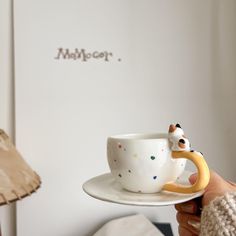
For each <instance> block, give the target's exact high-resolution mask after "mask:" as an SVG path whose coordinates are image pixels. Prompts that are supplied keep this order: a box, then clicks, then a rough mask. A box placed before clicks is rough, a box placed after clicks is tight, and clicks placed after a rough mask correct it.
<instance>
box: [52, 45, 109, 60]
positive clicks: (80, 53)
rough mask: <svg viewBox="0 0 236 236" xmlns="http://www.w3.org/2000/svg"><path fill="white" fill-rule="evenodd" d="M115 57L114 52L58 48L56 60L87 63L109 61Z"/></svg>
mask: <svg viewBox="0 0 236 236" xmlns="http://www.w3.org/2000/svg"><path fill="white" fill-rule="evenodd" d="M112 56H113V54H112V52H108V51H103V52H98V51H94V52H87V51H86V50H85V49H83V48H82V49H78V48H75V49H74V50H73V51H72V50H70V49H68V48H58V51H57V55H56V57H55V59H56V60H60V59H64V60H80V61H83V62H86V61H88V60H90V59H103V60H104V61H109V59H110V58H111V57H112Z"/></svg>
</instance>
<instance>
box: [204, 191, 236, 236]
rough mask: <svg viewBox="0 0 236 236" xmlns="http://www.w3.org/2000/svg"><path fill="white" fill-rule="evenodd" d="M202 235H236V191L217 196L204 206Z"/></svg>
mask: <svg viewBox="0 0 236 236" xmlns="http://www.w3.org/2000/svg"><path fill="white" fill-rule="evenodd" d="M200 235H201V236H217V235H219V236H221V235H222V236H235V235H236V192H234V193H227V194H225V195H224V196H221V197H217V198H216V199H214V200H213V201H211V202H210V203H209V205H207V206H206V207H204V208H203V211H202V216H201V233H200Z"/></svg>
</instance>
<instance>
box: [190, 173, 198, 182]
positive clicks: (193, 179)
mask: <svg viewBox="0 0 236 236" xmlns="http://www.w3.org/2000/svg"><path fill="white" fill-rule="evenodd" d="M196 181H197V173H195V174H192V175H190V177H189V182H190V183H191V184H194V183H195V182H196Z"/></svg>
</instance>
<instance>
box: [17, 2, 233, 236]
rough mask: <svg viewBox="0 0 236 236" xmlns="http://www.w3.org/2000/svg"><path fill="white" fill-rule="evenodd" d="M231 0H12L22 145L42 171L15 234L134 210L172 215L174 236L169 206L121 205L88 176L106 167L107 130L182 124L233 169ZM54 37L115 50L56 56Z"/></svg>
mask: <svg viewBox="0 0 236 236" xmlns="http://www.w3.org/2000/svg"><path fill="white" fill-rule="evenodd" d="M235 7H236V6H235V3H234V2H233V1H228V2H227V4H225V2H224V1H219V2H217V1H178V2H177V1H129V2H128V1H96V2H94V1H65V0H64V1H53V0H50V1H46V0H44V1H40V2H39V1H32V0H31V1H29V0H21V1H16V2H15V15H14V17H15V25H14V27H15V62H16V67H15V69H16V70H15V82H16V88H15V92H16V143H17V147H18V148H19V150H20V151H21V153H22V154H23V156H24V157H25V159H26V160H27V161H28V162H29V163H30V164H31V166H32V167H33V168H34V169H35V170H37V172H38V173H39V174H40V175H41V177H42V180H43V185H42V188H41V189H40V190H39V191H38V193H37V194H34V195H33V196H32V197H31V198H28V199H25V200H24V201H22V202H20V203H18V206H17V232H18V235H20V236H21V235H22V236H23V235H24V236H30V235H35V236H37V235H50V236H51V235H71V236H72V235H91V233H92V232H94V231H95V230H96V229H98V228H99V227H100V226H101V225H102V224H103V223H104V222H106V221H107V220H109V219H111V218H115V217H119V216H123V215H127V214H132V213H136V212H139V213H143V214H145V215H146V216H147V217H148V218H149V219H150V220H152V221H159V222H171V223H172V226H173V229H174V231H175V234H176V235H177V224H176V222H175V211H174V209H173V207H162V208H140V207H128V206H121V205H115V204H111V203H105V202H100V201H98V200H95V199H92V198H90V197H88V196H87V195H85V194H84V193H83V192H82V189H81V185H82V183H83V182H84V181H86V180H87V179H89V178H90V177H92V176H95V175H99V174H101V173H104V172H107V171H108V166H107V164H106V154H105V151H106V146H105V145H106V137H107V136H109V135H110V134H114V133H123V132H147V131H153V132H156V131H161V132H162V131H166V130H167V127H168V125H169V123H171V122H180V123H181V124H182V125H183V127H184V128H185V131H186V133H187V135H188V136H189V137H190V139H191V141H192V143H193V146H194V148H196V149H198V150H199V151H202V152H203V153H204V154H205V157H206V159H207V161H208V163H209V165H210V167H211V168H214V169H216V170H217V171H218V172H220V173H221V174H222V175H224V176H225V177H227V178H231V179H233V178H235V176H234V170H233V167H234V165H235V164H236V163H235V158H234V156H232V153H233V151H232V150H233V149H232V148H231V147H232V146H233V145H235V141H234V139H233V137H234V132H235V131H236V130H235V125H232V124H233V122H232V121H235V108H234V106H233V102H234V101H235V81H234V78H235V74H236V71H235V59H236V58H235V49H236V48H235V44H234V42H235V33H236V32H235V27H234V24H233V22H235V14H234V12H235ZM58 47H68V48H71V49H73V48H75V47H78V48H85V49H87V50H108V51H112V52H113V53H114V60H112V61H110V62H102V61H96V60H94V61H92V60H91V61H88V62H86V63H84V62H80V61H63V60H60V61H58V60H55V59H54V57H55V55H56V51H57V48H58ZM117 58H121V59H122V61H121V62H118V61H117V60H115V59H117ZM232 164H234V165H232Z"/></svg>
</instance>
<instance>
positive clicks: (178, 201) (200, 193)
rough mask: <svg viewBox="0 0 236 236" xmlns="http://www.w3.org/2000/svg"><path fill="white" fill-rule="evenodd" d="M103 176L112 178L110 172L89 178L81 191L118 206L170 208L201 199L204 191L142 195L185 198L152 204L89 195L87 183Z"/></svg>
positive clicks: (185, 171) (187, 173) (189, 173)
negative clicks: (168, 195)
mask: <svg viewBox="0 0 236 236" xmlns="http://www.w3.org/2000/svg"><path fill="white" fill-rule="evenodd" d="M193 173H194V172H192V171H188V170H184V172H183V174H182V175H188V176H190V175H191V174H193ZM105 176H107V178H113V176H112V174H111V173H110V172H107V173H104V174H100V175H97V176H95V177H92V178H90V179H89V180H87V181H86V182H84V183H83V185H82V189H83V191H84V192H85V193H86V194H88V195H89V196H90V197H93V198H95V199H98V200H101V201H105V202H110V203H116V204H120V205H131V206H145V207H156V206H170V205H174V204H179V203H183V202H186V201H190V200H192V199H194V198H197V197H201V196H202V195H203V194H204V192H205V190H201V191H198V192H196V193H190V194H186V193H175V192H170V191H166V190H162V191H160V192H158V193H142V194H145V195H146V196H147V195H155V194H159V195H160V194H162V193H167V194H170V195H175V196H186V198H181V199H179V200H177V199H176V200H169V201H156V202H154V201H150V202H142V201H140V202H138V201H137V200H134V201H132V200H122V199H120V200H117V199H114V200H113V199H110V198H106V197H104V196H101V195H99V194H96V193H91V192H90V191H89V190H88V189H86V186H87V185H88V184H89V183H91V181H93V180H96V179H98V178H101V177H105ZM123 191H125V192H130V191H128V190H125V189H123ZM134 194H138V193H134ZM140 196H141V194H140Z"/></svg>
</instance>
